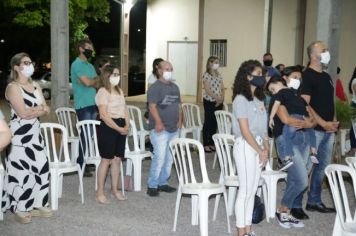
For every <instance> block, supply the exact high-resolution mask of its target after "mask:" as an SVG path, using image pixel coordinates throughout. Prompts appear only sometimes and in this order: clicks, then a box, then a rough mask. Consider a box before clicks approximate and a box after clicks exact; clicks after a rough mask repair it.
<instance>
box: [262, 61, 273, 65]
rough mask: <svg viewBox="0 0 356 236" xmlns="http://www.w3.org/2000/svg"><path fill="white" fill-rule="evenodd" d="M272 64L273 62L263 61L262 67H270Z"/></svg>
mask: <svg viewBox="0 0 356 236" xmlns="http://www.w3.org/2000/svg"><path fill="white" fill-rule="evenodd" d="M272 63H273V60H264V61H263V65H265V66H271V65H272Z"/></svg>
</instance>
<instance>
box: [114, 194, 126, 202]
mask: <svg viewBox="0 0 356 236" xmlns="http://www.w3.org/2000/svg"><path fill="white" fill-rule="evenodd" d="M112 195H113V197H115V198H116V199H117V200H119V201H126V200H127V198H126V197H125V196H124V195H122V193H121V192H116V193H112Z"/></svg>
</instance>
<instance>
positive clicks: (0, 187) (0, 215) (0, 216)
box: [0, 156, 5, 220]
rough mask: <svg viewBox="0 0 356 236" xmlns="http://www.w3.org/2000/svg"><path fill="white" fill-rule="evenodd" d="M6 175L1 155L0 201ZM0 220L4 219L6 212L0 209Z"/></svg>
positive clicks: (0, 200)
mask: <svg viewBox="0 0 356 236" xmlns="http://www.w3.org/2000/svg"><path fill="white" fill-rule="evenodd" d="M4 175H5V170H4V167H3V165H2V163H1V156H0V202H2V190H3V188H4ZM0 220H4V214H3V212H2V211H1V210H0Z"/></svg>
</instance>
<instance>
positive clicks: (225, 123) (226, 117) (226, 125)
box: [214, 110, 232, 134]
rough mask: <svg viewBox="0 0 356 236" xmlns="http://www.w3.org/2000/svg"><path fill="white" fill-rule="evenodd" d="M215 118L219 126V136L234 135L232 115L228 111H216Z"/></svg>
mask: <svg viewBox="0 0 356 236" xmlns="http://www.w3.org/2000/svg"><path fill="white" fill-rule="evenodd" d="M214 114H215V118H216V122H217V124H218V133H219V134H231V133H232V130H231V129H232V114H231V113H230V112H228V111H223V110H220V111H215V113H214Z"/></svg>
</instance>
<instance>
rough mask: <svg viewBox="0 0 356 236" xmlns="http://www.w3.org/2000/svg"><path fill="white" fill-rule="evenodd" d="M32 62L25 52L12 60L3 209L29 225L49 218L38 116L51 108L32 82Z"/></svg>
mask: <svg viewBox="0 0 356 236" xmlns="http://www.w3.org/2000/svg"><path fill="white" fill-rule="evenodd" d="M33 64H34V63H33V62H32V61H31V59H30V57H29V56H28V54H26V53H19V54H16V55H15V56H13V57H12V59H11V62H10V65H11V73H10V79H9V84H8V86H7V87H6V90H5V98H6V99H7V100H8V101H9V103H10V106H11V118H10V123H9V126H10V130H11V132H12V140H11V149H10V153H9V155H8V156H7V161H6V173H5V181H4V196H3V203H2V206H3V207H2V210H3V211H6V210H8V209H10V210H11V211H12V212H13V213H15V219H16V221H18V222H20V223H30V222H31V218H32V216H42V217H50V216H52V210H51V209H50V208H48V207H47V206H48V186H49V164H48V160H47V156H46V153H45V150H44V142H43V138H42V135H41V132H40V121H39V117H41V116H43V115H47V114H48V113H49V108H48V106H47V105H46V101H45V99H44V97H43V95H42V91H41V88H40V86H39V85H38V84H37V83H35V82H33V81H32V80H31V76H32V74H33V72H34V67H33Z"/></svg>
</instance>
